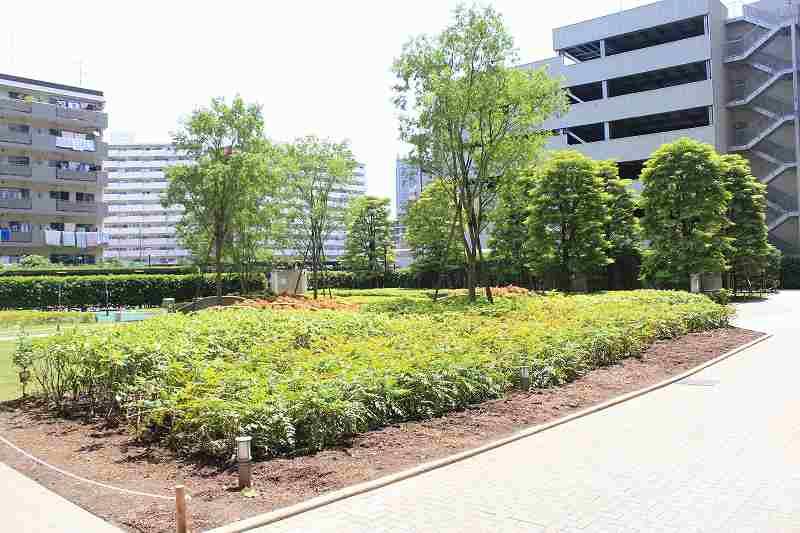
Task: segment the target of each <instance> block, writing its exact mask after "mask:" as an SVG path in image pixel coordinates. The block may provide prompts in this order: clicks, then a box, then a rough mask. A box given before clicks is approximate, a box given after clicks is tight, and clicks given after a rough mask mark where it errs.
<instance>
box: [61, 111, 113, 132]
mask: <svg viewBox="0 0 800 533" xmlns="http://www.w3.org/2000/svg"><path fill="white" fill-rule="evenodd" d="M56 117H58V118H59V119H65V120H77V121H79V122H82V123H85V124H86V125H87V126H91V127H94V128H97V129H101V130H103V129H106V127H108V115H106V114H105V113H102V112H100V111H90V110H88V109H70V108H67V107H61V106H56Z"/></svg>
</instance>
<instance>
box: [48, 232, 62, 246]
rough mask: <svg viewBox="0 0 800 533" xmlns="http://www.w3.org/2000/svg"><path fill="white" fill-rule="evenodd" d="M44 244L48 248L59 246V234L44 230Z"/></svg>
mask: <svg viewBox="0 0 800 533" xmlns="http://www.w3.org/2000/svg"><path fill="white" fill-rule="evenodd" d="M44 243H45V244H46V245H48V246H61V232H60V231H56V230H49V229H48V230H45V231H44Z"/></svg>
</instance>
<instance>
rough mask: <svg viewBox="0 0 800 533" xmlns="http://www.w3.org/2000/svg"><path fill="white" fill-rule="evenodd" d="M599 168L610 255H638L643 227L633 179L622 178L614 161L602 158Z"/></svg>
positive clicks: (597, 164)
mask: <svg viewBox="0 0 800 533" xmlns="http://www.w3.org/2000/svg"><path fill="white" fill-rule="evenodd" d="M595 165H596V171H597V174H598V175H599V176H600V178H601V179H602V180H603V189H604V190H605V193H606V207H607V209H608V215H609V216H608V218H607V219H606V224H605V236H606V240H607V241H608V243H609V246H610V248H609V250H608V254H609V256H610V257H611V258H613V259H616V258H618V257H621V256H625V255H629V256H631V255H633V256H637V255H639V254H640V252H641V250H640V247H641V240H642V228H641V225H640V224H639V219H638V218H637V217H636V208H637V207H638V205H637V201H636V197H635V196H634V194H633V193H632V192H631V189H630V185H631V180H623V179H621V178H620V177H619V167H618V166H617V164H616V163H615V162H614V161H598V162H597V163H596V164H595Z"/></svg>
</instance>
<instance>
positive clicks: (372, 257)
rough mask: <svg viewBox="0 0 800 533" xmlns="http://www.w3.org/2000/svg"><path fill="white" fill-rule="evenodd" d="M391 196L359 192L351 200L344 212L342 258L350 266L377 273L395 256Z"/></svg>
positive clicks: (369, 272)
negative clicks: (344, 232) (390, 218)
mask: <svg viewBox="0 0 800 533" xmlns="http://www.w3.org/2000/svg"><path fill="white" fill-rule="evenodd" d="M389 211H390V209H389V199H388V198H376V197H375V196H360V197H358V198H355V199H354V200H352V201H351V202H350V206H349V207H348V208H347V214H346V216H345V225H346V227H347V239H346V241H345V253H344V256H343V257H342V262H343V263H344V264H345V265H346V266H347V268H349V269H350V270H355V271H360V272H365V273H366V274H367V275H370V276H376V275H378V274H381V273H383V272H385V271H386V270H387V269H388V268H389V265H390V264H392V262H393V259H394V245H393V243H392V234H391V223H390V222H389Z"/></svg>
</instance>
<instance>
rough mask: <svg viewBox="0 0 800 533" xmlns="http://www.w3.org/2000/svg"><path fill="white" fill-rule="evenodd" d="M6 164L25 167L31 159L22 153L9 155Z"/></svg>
mask: <svg viewBox="0 0 800 533" xmlns="http://www.w3.org/2000/svg"><path fill="white" fill-rule="evenodd" d="M8 164H9V165H17V166H21V167H27V166H29V165H30V164H31V159H30V158H29V157H26V156H22V155H10V156H8Z"/></svg>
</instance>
